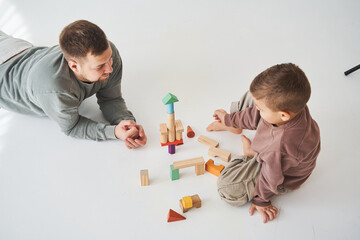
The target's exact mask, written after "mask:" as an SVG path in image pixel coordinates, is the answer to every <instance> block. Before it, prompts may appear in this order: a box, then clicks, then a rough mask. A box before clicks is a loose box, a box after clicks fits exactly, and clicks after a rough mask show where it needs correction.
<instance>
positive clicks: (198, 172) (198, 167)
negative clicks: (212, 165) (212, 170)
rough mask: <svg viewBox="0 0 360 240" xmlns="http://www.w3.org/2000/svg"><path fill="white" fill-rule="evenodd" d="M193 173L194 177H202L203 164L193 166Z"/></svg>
mask: <svg viewBox="0 0 360 240" xmlns="http://www.w3.org/2000/svg"><path fill="white" fill-rule="evenodd" d="M195 173H196V175H203V174H204V173H205V167H204V164H201V165H195Z"/></svg>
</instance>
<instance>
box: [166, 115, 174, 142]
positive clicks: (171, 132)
mask: <svg viewBox="0 0 360 240" xmlns="http://www.w3.org/2000/svg"><path fill="white" fill-rule="evenodd" d="M166 127H167V129H168V133H169V136H168V137H169V142H173V141H175V113H172V114H167V118H166Z"/></svg>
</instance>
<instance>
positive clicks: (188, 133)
mask: <svg viewBox="0 0 360 240" xmlns="http://www.w3.org/2000/svg"><path fill="white" fill-rule="evenodd" d="M187 136H188V138H193V137H194V136H195V133H194V131H193V130H192V129H191V127H190V126H187Z"/></svg>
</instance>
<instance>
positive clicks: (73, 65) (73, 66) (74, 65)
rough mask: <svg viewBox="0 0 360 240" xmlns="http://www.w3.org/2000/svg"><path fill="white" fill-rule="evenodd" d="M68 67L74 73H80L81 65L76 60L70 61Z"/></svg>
mask: <svg viewBox="0 0 360 240" xmlns="http://www.w3.org/2000/svg"><path fill="white" fill-rule="evenodd" d="M68 65H69V68H70V69H71V70H72V71H73V72H74V73H78V72H79V67H80V66H79V64H78V63H77V62H76V61H75V60H74V59H70V60H69V61H68Z"/></svg>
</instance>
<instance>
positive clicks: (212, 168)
mask: <svg viewBox="0 0 360 240" xmlns="http://www.w3.org/2000/svg"><path fill="white" fill-rule="evenodd" d="M224 168H225V166H224V165H219V166H218V165H215V164H214V160H212V159H209V161H207V162H206V163H205V170H206V171H208V172H209V173H211V174H214V175H215V176H217V177H218V176H219V175H220V173H221V171H222V170H223V169H224Z"/></svg>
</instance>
